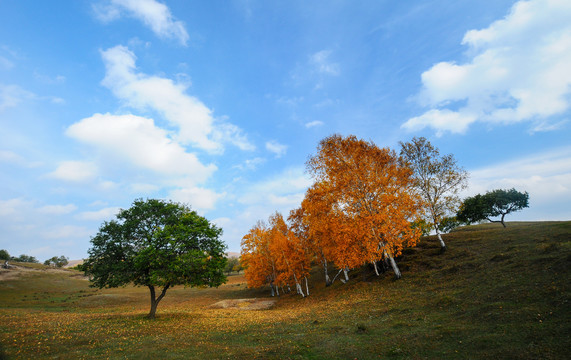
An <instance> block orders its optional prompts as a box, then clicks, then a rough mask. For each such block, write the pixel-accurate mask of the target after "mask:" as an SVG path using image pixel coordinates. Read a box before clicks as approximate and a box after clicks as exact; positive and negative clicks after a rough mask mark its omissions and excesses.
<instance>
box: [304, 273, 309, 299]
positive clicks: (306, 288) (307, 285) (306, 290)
mask: <svg viewBox="0 0 571 360" xmlns="http://www.w3.org/2000/svg"><path fill="white" fill-rule="evenodd" d="M305 293H306V294H307V296H309V284H308V283H307V276H306V277H305Z"/></svg>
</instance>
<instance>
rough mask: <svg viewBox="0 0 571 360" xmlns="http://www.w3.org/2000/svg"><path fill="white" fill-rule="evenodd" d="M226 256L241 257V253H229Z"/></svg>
mask: <svg viewBox="0 0 571 360" xmlns="http://www.w3.org/2000/svg"><path fill="white" fill-rule="evenodd" d="M226 256H227V257H229V258H231V257H240V253H239V252H235V251H228V252H227V253H226Z"/></svg>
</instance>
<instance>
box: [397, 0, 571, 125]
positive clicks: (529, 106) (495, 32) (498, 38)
mask: <svg viewBox="0 0 571 360" xmlns="http://www.w3.org/2000/svg"><path fill="white" fill-rule="evenodd" d="M570 18H571V2H569V1H560V0H532V1H520V2H517V3H516V4H515V5H514V6H513V7H512V9H511V11H510V13H509V14H508V15H507V16H506V17H505V18H504V19H501V20H498V21H495V22H493V23H492V24H491V25H490V26H489V27H488V28H485V29H481V30H470V31H468V32H467V33H466V34H465V36H464V39H463V41H462V44H463V45H466V46H468V49H469V50H468V54H469V56H470V60H469V61H467V62H466V63H463V64H456V63H452V62H441V63H438V64H436V65H434V66H433V67H432V68H431V69H429V70H428V71H426V72H424V73H423V74H422V83H423V89H422V91H421V93H420V95H419V99H420V101H421V102H422V103H423V104H424V105H426V106H429V107H431V108H432V109H431V110H428V111H427V112H426V113H425V114H423V115H421V116H418V117H414V118H412V119H410V120H408V121H407V122H406V123H405V124H403V127H404V128H407V129H409V130H417V129H421V128H424V127H427V126H429V127H432V128H434V129H436V130H438V131H451V132H465V131H466V129H467V128H468V126H469V125H470V124H471V123H474V122H476V121H486V122H491V123H512V122H519V121H534V122H540V123H541V122H545V121H548V120H549V118H550V117H552V116H556V115H561V114H564V113H565V112H566V111H568V110H569V108H570V102H569V94H570V89H571V67H570V66H569V64H570V63H571V22H570V21H569V19H570ZM456 122H459V123H456ZM536 127H537V128H538V129H539V130H545V129H548V128H550V127H551V126H549V125H545V124H542V125H540V126H536Z"/></svg>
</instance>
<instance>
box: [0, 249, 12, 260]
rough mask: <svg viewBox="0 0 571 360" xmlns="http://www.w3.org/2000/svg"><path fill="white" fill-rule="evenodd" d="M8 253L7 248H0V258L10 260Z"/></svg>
mask: <svg viewBox="0 0 571 360" xmlns="http://www.w3.org/2000/svg"><path fill="white" fill-rule="evenodd" d="M10 259H11V258H10V254H9V253H8V250H4V249H2V250H0V260H10Z"/></svg>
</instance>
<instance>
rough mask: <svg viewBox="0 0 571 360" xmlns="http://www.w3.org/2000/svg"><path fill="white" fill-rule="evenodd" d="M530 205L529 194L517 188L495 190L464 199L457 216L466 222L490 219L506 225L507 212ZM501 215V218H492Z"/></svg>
mask: <svg viewBox="0 0 571 360" xmlns="http://www.w3.org/2000/svg"><path fill="white" fill-rule="evenodd" d="M526 207H529V194H528V193H527V192H523V193H521V192H519V191H517V190H516V189H513V188H512V189H510V190H502V189H498V190H493V191H488V192H487V193H486V194H484V195H480V194H478V195H475V196H472V197H468V198H466V199H464V201H463V203H462V206H460V209H459V210H458V213H457V214H456V218H457V219H458V220H459V221H461V222H464V223H467V224H471V223H474V222H478V221H482V220H488V221H490V222H499V223H501V224H502V225H503V226H504V227H506V224H505V223H504V218H505V216H506V215H507V214H510V213H512V212H515V211H519V210H521V209H524V208H526ZM496 216H500V220H492V218H493V217H496Z"/></svg>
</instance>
